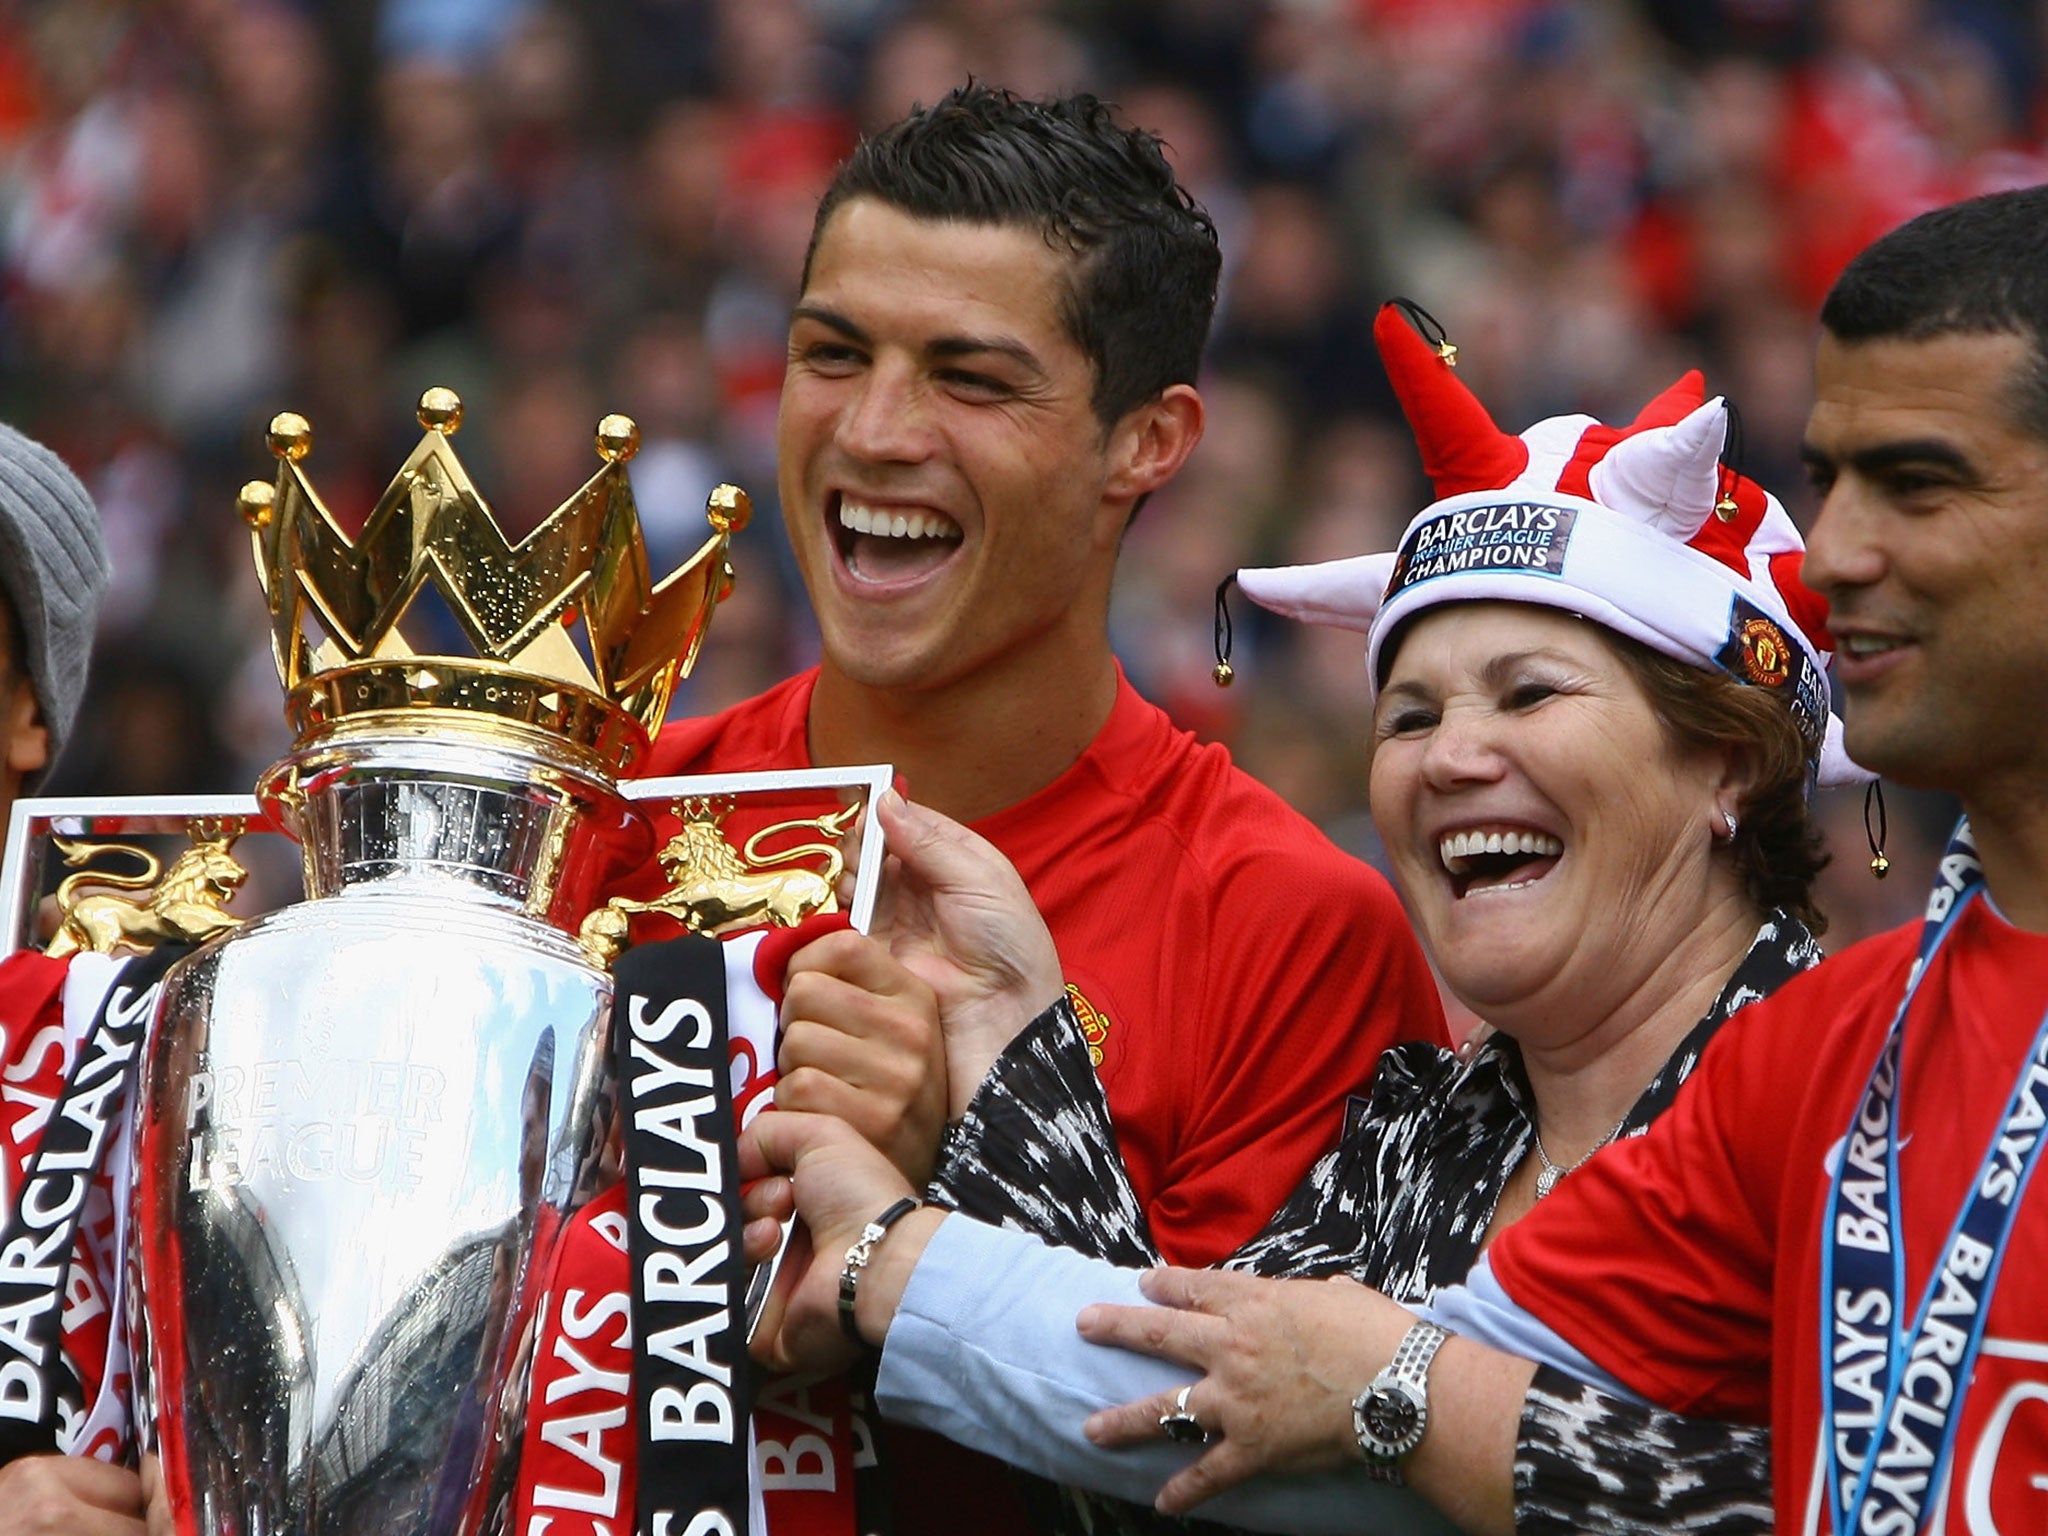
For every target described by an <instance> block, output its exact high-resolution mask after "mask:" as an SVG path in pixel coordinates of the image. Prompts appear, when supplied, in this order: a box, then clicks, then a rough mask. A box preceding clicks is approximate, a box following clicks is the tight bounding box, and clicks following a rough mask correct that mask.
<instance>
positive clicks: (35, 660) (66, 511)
mask: <svg viewBox="0 0 2048 1536" xmlns="http://www.w3.org/2000/svg"><path fill="white" fill-rule="evenodd" d="M106 589H107V546H106V541H105V540H104V539H103V538H102V537H101V535H100V514H99V510H98V508H96V507H94V506H93V504H92V497H90V496H88V495H87V494H86V491H85V487H84V486H82V485H80V484H79V483H78V476H76V475H74V474H73V473H71V471H70V470H69V469H67V468H65V466H64V461H63V460H62V459H60V458H58V457H57V455H56V454H54V453H52V452H50V450H49V449H47V448H45V447H44V446H43V445H42V444H41V443H38V442H35V441H33V440H32V439H30V438H26V437H24V436H22V435H21V434H20V433H19V432H17V431H15V430H14V428H12V427H10V426H7V425H6V424H5V423H0V593H4V595H5V597H6V599H7V603H8V606H10V607H11V608H13V610H14V616H15V618H17V619H18V620H20V623H21V635H22V640H23V642H24V646H23V648H24V650H25V651H26V652H27V654H26V655H25V656H24V657H22V660H23V661H24V662H26V664H27V666H28V675H29V681H30V682H31V683H32V684H33V685H34V687H35V691H36V702H37V703H38V704H40V705H41V706H42V713H43V725H44V727H45V728H46V729H47V730H48V731H49V733H50V761H51V762H52V763H54V762H55V761H56V760H57V754H58V753H59V752H61V751H63V749H64V743H65V742H66V741H67V740H68V739H69V738H70V735H71V726H72V723H73V722H74V721H75V720H77V718H78V701H79V699H80V697H81V696H82V695H83V694H84V692H85V669H86V663H87V662H88V661H89V660H90V659H91V656H92V637H93V629H94V627H95V626H96V625H97V624H98V622H99V611H100V596H101V594H102V593H104V592H105V591H106ZM45 771H47V770H45ZM42 776H43V775H42V774H40V773H38V774H31V775H29V776H28V779H27V781H26V786H25V787H30V788H32V787H33V786H34V784H35V783H36V781H37V780H39V779H41V778H42Z"/></svg>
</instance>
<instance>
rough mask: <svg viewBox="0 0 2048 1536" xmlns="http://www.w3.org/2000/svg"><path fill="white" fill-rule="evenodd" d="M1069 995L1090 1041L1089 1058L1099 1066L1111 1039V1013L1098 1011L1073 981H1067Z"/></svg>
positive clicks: (1082, 1029) (1076, 1016) (1075, 1013)
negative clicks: (1103, 1051) (1104, 1048)
mask: <svg viewBox="0 0 2048 1536" xmlns="http://www.w3.org/2000/svg"><path fill="white" fill-rule="evenodd" d="M1067 997H1068V999H1069V1001H1071V1002H1072V1003H1073V1005H1074V1017H1075V1018H1077V1019H1079V1020H1080V1021H1081V1034H1082V1036H1083V1037H1084V1038H1085V1039H1086V1040H1087V1042H1088V1059H1089V1060H1090V1061H1091V1062H1093V1063H1094V1064H1095V1065H1096V1066H1098V1067H1099V1066H1101V1065H1102V1048H1103V1046H1104V1045H1106V1044H1107V1043H1108V1041H1109V1015H1108V1014H1106V1013H1100V1012H1098V1011H1097V1010H1096V1007H1095V1005H1094V1004H1093V1003H1091V1002H1089V1001H1088V999H1087V998H1085V997H1083V996H1082V995H1081V989H1080V988H1079V987H1077V986H1075V985H1074V984H1073V983H1072V982H1071V981H1070V982H1068V983H1067Z"/></svg>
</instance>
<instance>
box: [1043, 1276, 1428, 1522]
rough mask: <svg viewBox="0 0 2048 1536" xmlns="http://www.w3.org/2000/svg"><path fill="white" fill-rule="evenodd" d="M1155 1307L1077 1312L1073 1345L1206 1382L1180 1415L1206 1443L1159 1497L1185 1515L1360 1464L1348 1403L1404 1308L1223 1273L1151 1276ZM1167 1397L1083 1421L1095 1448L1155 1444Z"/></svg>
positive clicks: (1338, 1284)
mask: <svg viewBox="0 0 2048 1536" xmlns="http://www.w3.org/2000/svg"><path fill="white" fill-rule="evenodd" d="M1143 1285H1144V1290H1145V1294H1146V1296H1147V1297H1149V1298H1150V1299H1151V1300H1153V1301H1155V1302H1157V1303H1159V1305H1158V1306H1157V1307H1116V1306H1107V1305H1097V1306H1092V1307H1088V1308H1086V1309H1084V1310H1083V1311H1082V1313H1081V1316H1080V1319H1079V1327H1080V1330H1081V1336H1082V1337H1083V1338H1085V1339H1088V1340H1090V1341H1091V1342H1093V1343H1096V1344H1113V1345H1120V1346H1122V1347H1123V1348H1125V1349H1133V1350H1137V1351H1138V1352H1139V1353H1141V1354H1147V1355H1155V1356H1158V1357H1159V1358H1160V1359H1163V1360H1173V1361H1177V1362H1179V1363H1180V1364H1182V1365H1188V1366H1193V1367H1194V1368H1195V1369H1197V1370H1200V1371H1205V1372H1207V1373H1208V1374H1207V1375H1206V1376H1205V1377H1204V1379H1203V1380H1201V1381H1199V1382H1197V1383H1195V1385H1194V1387H1193V1388H1192V1390H1191V1391H1190V1392H1189V1393H1188V1397H1187V1403H1186V1411H1187V1412H1189V1413H1191V1414H1193V1415H1194V1417H1195V1419H1196V1420H1197V1422H1199V1423H1200V1425H1201V1426H1202V1428H1203V1429H1205V1430H1207V1431H1208V1432H1209V1433H1210V1434H1211V1436H1213V1437H1215V1438H1214V1439H1213V1440H1212V1443H1211V1444H1210V1446H1209V1448H1208V1450H1207V1451H1205V1452H1204V1453H1203V1455H1202V1457H1201V1459H1200V1460H1198V1461H1196V1462H1195V1463H1194V1464H1193V1465H1192V1466H1190V1467H1188V1468H1187V1469H1186V1470H1185V1471H1183V1472H1181V1473H1179V1474H1177V1475H1176V1476H1175V1477H1174V1478H1173V1479H1172V1480H1171V1481H1169V1482H1168V1483H1167V1484H1166V1486H1165V1487H1164V1488H1162V1489H1161V1490H1160V1492H1159V1500H1158V1504H1159V1508H1160V1509H1161V1510H1162V1511H1164V1512H1165V1513H1167V1514H1182V1513H1185V1512H1187V1511H1188V1510H1190V1509H1192V1508H1194V1507H1195V1506H1196V1505H1198V1504H1200V1503H1202V1502H1203V1501H1204V1500H1207V1499H1212V1498H1214V1497H1215V1496H1216V1495H1217V1494H1219V1493H1221V1492H1223V1491H1224V1490H1225V1489H1226V1488H1230V1487H1234V1486H1235V1485H1236V1484H1238V1483H1241V1482H1243V1481H1244V1480H1245V1479H1246V1478H1248V1477H1252V1476H1255V1475H1256V1474H1259V1473H1262V1472H1304V1471H1312V1470H1315V1469H1318V1468H1323V1467H1333V1466H1336V1465H1338V1464H1339V1463H1340V1462H1343V1461H1346V1460H1357V1459H1358V1457H1359V1450H1358V1443H1357V1441H1356V1439H1354V1438H1353V1436H1352V1432H1351V1400H1352V1399H1353V1398H1354V1397H1356V1396H1357V1395H1358V1394H1359V1392H1360V1391H1361V1390H1362V1389H1363V1388H1364V1387H1365V1386H1366V1385H1367V1384H1368V1383H1369V1382H1371V1380H1372V1378H1373V1377H1374V1376H1376V1375H1378V1374H1379V1372H1380V1371H1381V1369H1382V1368H1384V1367H1385V1365H1386V1364H1387V1362H1388V1361H1389V1360H1391V1359H1392V1358H1393V1355H1394V1349H1395V1346H1397V1345H1398V1344H1399V1343H1400V1341H1401V1335H1402V1334H1403V1333H1405V1332H1406V1331H1407V1329H1408V1325H1409V1324H1410V1323H1412V1322H1413V1321H1414V1318H1413V1316H1412V1315H1411V1314H1410V1313H1409V1312H1408V1310H1407V1308H1405V1307H1403V1306H1401V1305H1399V1304H1398V1303H1396V1302H1392V1301H1389V1300H1388V1299H1387V1298H1386V1297H1384V1296H1382V1295H1380V1294H1379V1292H1377V1291H1372V1290H1368V1289H1366V1288H1365V1287H1364V1286H1362V1285H1357V1284H1354V1283H1353V1282H1352V1281H1350V1280H1343V1279H1339V1280H1266V1279H1261V1278H1258V1277H1256V1276H1253V1275H1240V1274H1234V1273H1230V1272H1226V1271H1215V1270H1186V1269H1157V1270H1153V1271H1152V1272H1151V1273H1149V1274H1147V1275H1146V1276H1145V1278H1144V1281H1143ZM1176 1406H1177V1405H1176V1401H1175V1398H1174V1397H1173V1396H1172V1395H1168V1396H1162V1397H1148V1398H1143V1399H1141V1400H1139V1401H1138V1402H1134V1403H1126V1404H1124V1405H1123V1406H1122V1407H1121V1408H1108V1409H1104V1410H1103V1411H1102V1412H1101V1413H1098V1414H1095V1415H1094V1416H1093V1417H1091V1418H1090V1419H1089V1420H1088V1423H1087V1425H1086V1429H1087V1434H1088V1438H1089V1439H1091V1440H1093V1441H1094V1442H1095V1443H1096V1444H1098V1445H1128V1444H1131V1443H1133V1442H1136V1441H1142V1440H1156V1439H1158V1438H1159V1437H1160V1434H1161V1429H1160V1416H1161V1415H1162V1414H1168V1413H1172V1412H1173V1411H1174V1410H1175V1408H1176Z"/></svg>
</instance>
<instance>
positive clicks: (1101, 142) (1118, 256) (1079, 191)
mask: <svg viewBox="0 0 2048 1536" xmlns="http://www.w3.org/2000/svg"><path fill="white" fill-rule="evenodd" d="M857 197H871V198H873V199H875V200H876V201H877V202H880V203H884V204H887V205H888V206H889V207H891V208H896V209H899V210H900V211H902V212H904V213H907V214H910V215H911V216H913V217H915V218H920V219H948V220H958V221H960V222H962V223H969V224H1015V225H1023V226H1026V227H1028V228H1033V229H1036V230H1038V231H1039V232H1040V233H1042V234H1043V235H1044V237H1045V240H1046V243H1047V244H1048V245H1050V246H1051V247H1052V248H1053V249H1055V250H1061V251H1067V252H1070V253H1072V254H1073V256H1074V257H1075V262H1076V266H1075V273H1074V281H1073V282H1072V284H1071V285H1070V286H1069V290H1068V299H1067V303H1066V306H1065V310H1066V313H1065V314H1064V316H1063V317H1062V318H1063V319H1064V320H1065V322H1066V326H1067V330H1068V333H1069V334H1070V335H1071V336H1072V337H1073V339H1074V341H1075V343H1076V344H1077V345H1078V346H1079V347H1080V348H1081V351H1082V352H1083V353H1084V354H1085V355H1086V356H1087V358H1088V359H1089V361H1090V362H1092V363H1093V364H1094V365H1095V392H1094V396H1093V399H1092V400H1091V402H1090V403H1091V405H1092V406H1093V407H1094V410H1095V415H1096V419H1097V420H1099V421H1100V422H1101V423H1102V425H1103V427H1104V428H1105V429H1107V428H1108V427H1109V426H1111V425H1112V424H1113V423H1115V422H1116V421H1117V420H1118V419H1119V418H1120V417H1122V416H1123V414H1124V413H1125V412H1126V411H1128V410H1130V409H1131V408H1132V407H1133V406H1135V405H1138V404H1140V403H1142V402H1144V401H1146V400H1150V399H1152V398H1153V397H1154V396H1155V395H1158V394H1159V393H1160V392H1161V391H1163V390H1164V389H1165V388H1166V387H1167V386H1168V385H1170V384H1192V383H1194V382H1195V373H1196V369H1197V368H1198V367H1199V366H1200V364H1201V361H1202V345H1203V343H1204V342H1205V341H1206V340H1207V339H1208V335H1209V318H1210V316H1211V314H1213V313H1214V311H1215V308H1216V277H1217V273H1218V270H1219V269H1220V267H1221V265H1222V258H1221V256H1220V254H1219V253H1218V251H1217V247H1216V226H1215V225H1214V224H1213V223H1211V222H1210V220H1209V215H1208V214H1206V213H1204V212H1203V211H1202V209H1201V207H1200V206H1199V205H1198V204H1197V203H1196V202H1195V200H1194V199H1193V198H1191V197H1189V196H1188V194H1187V193H1186V192H1185V191H1183V190H1182V189H1181V186H1180V184H1179V183H1178V182H1177V181H1175V180H1174V177H1173V169H1172V167H1170V166H1169V165H1168V164H1167V163H1166V157H1165V155H1163V154H1162V153H1161V152H1160V147H1159V138H1158V136H1157V135H1156V134H1152V133H1147V132H1145V131H1144V130H1143V129H1139V128H1125V127H1122V126H1121V125H1119V124H1118V123H1117V121H1116V120H1115V117H1114V116H1113V115H1112V113H1111V110H1110V108H1109V107H1108V105H1106V104H1105V103H1103V102H1101V101H1098V100H1097V99H1096V98H1095V97H1093V96H1090V95H1088V94H1086V93H1078V94H1075V95H1072V96H1059V97H1047V98H1045V99H1043V100H1038V101H1026V100H1023V99H1021V98H1019V97H1017V96H1015V95H1012V94H1011V93H1010V92H1009V91H1004V90H996V89H993V88H991V87H989V86H986V85H982V84H979V83H977V82H974V81H969V82H968V83H967V84H966V85H963V86H961V87H960V88H958V89H957V90H954V91H952V92H950V93H949V94H948V95H947V96H946V98H945V99H944V100H943V101H941V102H940V103H939V104H938V105H937V106H935V107H920V108H918V109H917V110H916V111H913V112H912V113H911V114H910V115H909V116H908V117H905V118H903V119H901V120H900V121H898V122H895V123H892V124H890V125H889V126H888V127H887V128H884V129H883V130H882V131H881V132H879V133H877V134H874V135H873V136H871V137H868V138H864V139H862V140H861V142H860V143H859V145H858V146H856V148H855V149H854V152H853V154H852V155H851V156H850V157H849V158H848V159H847V161H846V163H845V164H844V165H842V166H840V168H839V171H838V173H837V174H836V175H835V176H834V177H833V179H832V184H831V186H830V187H828V188H826V190H825V196H824V198H823V200H822V201H820V202H819V204H818V216H817V219H816V221H815V222H814V223H813V224H812V225H811V248H810V250H809V251H808V252H806V253H805V255H804V284H805V286H806V287H808V286H809V284H810V277H811V261H812V259H813V257H815V256H816V254H817V250H818V237H819V235H820V233H821V232H822V231H823V230H824V228H825V223H826V221H827V220H828V219H830V218H831V217H832V214H833V213H834V211H835V210H837V209H838V207H839V205H840V204H842V203H844V202H846V201H848V200H849V199H852V198H857Z"/></svg>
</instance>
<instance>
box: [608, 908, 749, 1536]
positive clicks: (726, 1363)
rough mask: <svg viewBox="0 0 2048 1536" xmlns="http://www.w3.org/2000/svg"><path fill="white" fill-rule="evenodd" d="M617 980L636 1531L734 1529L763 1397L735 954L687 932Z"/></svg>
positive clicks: (656, 1534)
mask: <svg viewBox="0 0 2048 1536" xmlns="http://www.w3.org/2000/svg"><path fill="white" fill-rule="evenodd" d="M613 978H614V980H615V981H616V983H617V992H616V994H615V998H614V1002H613V1013H612V1050H613V1055H614V1060H615V1061H616V1063H617V1069H618V1079H619V1108H620V1114H621V1118H622V1120H623V1122H624V1125H625V1143H626V1183H627V1202H626V1213H627V1218H628V1225H627V1248H628V1254H629V1256H630V1258H631V1261H632V1266H633V1376H634V1394H633V1395H634V1399H635V1406H636V1407H637V1409H638V1410H639V1412H638V1436H639V1457H638V1478H639V1484H638V1504H639V1510H638V1516H637V1525H638V1531H639V1536H737V1533H739V1532H743V1531H745V1530H746V1529H747V1509H748V1491H747V1474H748V1463H749V1460H750V1453H749V1448H748V1443H747V1420H748V1417H749V1415H750V1412H751V1410H752V1406H753V1403H752V1390H751V1385H750V1379H749V1374H748V1364H747V1346H746V1308H745V1306H744V1298H745V1293H746V1272H745V1261H744V1259H743V1258H742V1256H741V1252H740V1228H741V1215H740V1203H739V1166H738V1155H737V1151H736V1139H737V1132H736V1128H735V1122H734V1118H733V1109H732V1069H731V1065H730V1058H729V1055H728V1052H727V1048H726V996H725V957H724V954H723V951H722V950H721V948H720V946H719V942H718V941H717V940H716V939H713V938H709V937H706V936H704V935H690V936H688V937H685V938H679V939H670V940H668V941H666V942H663V943H659V944H646V945H642V946H640V947H639V948H637V949H633V950H629V951H628V952H627V953H626V954H625V955H623V956H622V957H621V958H620V959H619V961H618V963H617V964H616V966H615V967H614V968H613Z"/></svg>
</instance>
